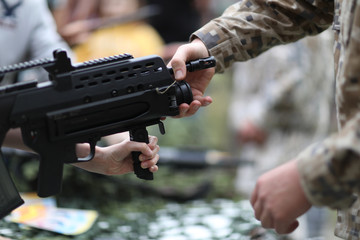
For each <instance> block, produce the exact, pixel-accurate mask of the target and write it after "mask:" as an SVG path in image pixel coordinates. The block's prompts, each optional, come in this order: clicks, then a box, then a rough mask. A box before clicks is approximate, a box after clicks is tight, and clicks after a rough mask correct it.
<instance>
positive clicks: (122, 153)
mask: <svg viewBox="0 0 360 240" xmlns="http://www.w3.org/2000/svg"><path fill="white" fill-rule="evenodd" d="M117 140H118V143H116V144H112V145H110V146H108V147H96V150H95V156H94V158H93V159H92V160H91V161H88V162H82V163H73V164H72V165H74V166H76V167H79V168H82V169H84V170H86V171H89V172H95V173H100V174H105V175H119V174H125V173H129V172H132V171H133V161H132V156H131V152H133V151H140V152H141V153H142V154H141V155H140V156H139V160H140V161H141V162H142V163H141V166H142V167H143V168H149V170H150V171H151V172H156V171H157V170H158V167H157V165H156V163H157V162H158V160H159V155H158V152H159V149H160V148H159V146H158V145H157V141H158V139H157V137H154V136H149V144H146V143H141V142H134V141H130V140H129V138H128V137H127V138H124V139H123V138H117ZM3 146H5V147H10V148H16V149H20V150H24V151H28V152H33V151H32V150H31V149H29V148H28V147H27V146H26V145H25V144H24V143H23V141H22V138H21V131H20V129H10V130H9V131H8V133H7V135H6V137H5V139H4V144H3ZM89 152H90V146H89V144H78V145H77V146H76V154H77V156H78V157H80V158H82V157H86V156H88V154H89Z"/></svg>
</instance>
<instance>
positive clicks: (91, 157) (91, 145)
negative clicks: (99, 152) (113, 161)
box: [77, 141, 96, 162]
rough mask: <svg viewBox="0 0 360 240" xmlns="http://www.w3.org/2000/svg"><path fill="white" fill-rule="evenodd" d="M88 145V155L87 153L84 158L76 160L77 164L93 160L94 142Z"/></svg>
mask: <svg viewBox="0 0 360 240" xmlns="http://www.w3.org/2000/svg"><path fill="white" fill-rule="evenodd" d="M89 145H90V153H89V155H87V156H86V157H84V158H78V159H77V161H78V162H87V161H90V160H92V159H93V158H94V156H95V147H96V141H95V142H89Z"/></svg>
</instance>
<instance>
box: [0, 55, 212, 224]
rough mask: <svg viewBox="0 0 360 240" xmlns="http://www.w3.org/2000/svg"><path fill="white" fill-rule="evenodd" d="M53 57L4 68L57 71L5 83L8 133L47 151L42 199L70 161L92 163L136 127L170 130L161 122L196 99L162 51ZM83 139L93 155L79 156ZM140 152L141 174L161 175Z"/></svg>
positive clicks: (1, 93)
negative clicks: (104, 144) (104, 142)
mask: <svg viewBox="0 0 360 240" xmlns="http://www.w3.org/2000/svg"><path fill="white" fill-rule="evenodd" d="M53 55H54V59H44V60H37V61H30V62H26V63H21V64H16V65H13V66H9V67H2V68H0V77H2V76H3V75H4V74H6V73H8V72H13V71H19V70H24V69H28V68H33V67H43V68H44V69H45V70H47V71H48V73H49V79H50V81H48V82H43V83H38V82H36V81H31V82H23V83H17V84H13V85H9V86H4V87H0V109H7V111H5V112H4V114H3V115H2V116H1V117H0V123H1V124H2V125H1V128H0V131H1V132H0V134H1V136H5V134H6V132H7V130H8V129H9V128H16V127H20V128H21V132H22V138H23V141H24V143H25V144H26V145H27V146H28V147H30V148H31V149H32V150H33V151H35V152H37V153H38V154H39V155H40V166H39V172H38V195H39V196H40V197H48V196H51V195H55V194H57V193H59V192H60V191H61V182H62V172H63V164H64V163H74V162H81V161H89V160H91V159H92V158H93V156H94V154H95V146H96V142H97V141H98V140H100V138H101V137H103V136H107V135H110V134H115V133H119V132H125V131H129V133H130V139H131V140H133V141H141V142H148V133H147V131H146V127H148V126H151V125H156V124H158V125H159V128H160V132H161V133H162V134H164V133H165V128H164V126H163V123H162V122H161V120H160V119H161V118H162V117H166V116H176V115H178V114H179V105H180V104H182V103H188V104H189V103H190V102H191V101H192V100H193V97H192V92H191V88H190V86H189V85H188V84H187V83H186V82H185V81H179V82H174V79H173V76H172V75H171V72H172V71H171V69H168V68H167V67H166V66H165V63H164V61H163V60H162V59H161V58H160V57H159V56H156V55H151V56H146V57H141V58H133V57H132V56H131V55H130V54H121V55H117V56H112V57H107V58H102V59H96V60H92V61H87V62H83V63H79V64H75V65H72V64H71V60H70V59H69V58H68V56H67V53H66V52H65V51H62V50H56V51H54V53H53ZM201 61H202V62H204V61H205V62H206V64H202V67H200V68H203V69H204V68H209V67H213V66H215V60H214V59H213V58H209V59H204V60H201ZM196 65H197V66H198V64H196ZM5 104H6V105H5ZM0 140H1V142H0V144H1V145H2V138H1V139H0ZM77 143H89V145H90V149H91V153H90V155H89V156H87V157H86V158H78V157H77V156H76V153H75V146H76V144H77ZM138 157H139V153H133V160H134V172H135V174H136V175H137V176H138V177H139V178H142V179H153V175H152V173H151V172H150V171H149V170H148V169H142V168H141V167H140V161H139V159H138ZM0 184H2V183H0ZM0 189H1V188H0ZM0 208H1V202H0ZM0 217H1V216H0Z"/></svg>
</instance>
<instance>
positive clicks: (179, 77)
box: [175, 70, 183, 79]
mask: <svg viewBox="0 0 360 240" xmlns="http://www.w3.org/2000/svg"><path fill="white" fill-rule="evenodd" d="M182 77H183V72H182V71H181V70H176V71H175V79H181V78H182Z"/></svg>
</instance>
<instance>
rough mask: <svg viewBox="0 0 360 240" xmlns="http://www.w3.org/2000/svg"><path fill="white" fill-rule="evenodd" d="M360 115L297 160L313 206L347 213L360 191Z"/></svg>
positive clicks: (308, 149)
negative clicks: (326, 207) (342, 210)
mask: <svg viewBox="0 0 360 240" xmlns="http://www.w3.org/2000/svg"><path fill="white" fill-rule="evenodd" d="M359 129H360V114H358V115H356V116H355V117H354V118H353V119H352V120H351V121H349V122H348V123H347V124H346V125H345V127H344V128H343V129H342V130H341V131H340V132H339V133H337V134H335V135H333V136H330V137H329V138H327V139H326V140H325V141H324V142H322V143H319V144H315V145H312V146H310V147H308V148H307V149H306V150H305V151H303V152H302V153H301V154H300V155H299V156H298V168H299V172H300V175H301V184H302V187H303V189H304V191H305V194H306V196H307V197H308V199H309V200H310V202H311V203H312V204H314V205H321V206H328V207H331V208H337V209H344V208H348V207H350V206H351V205H352V204H353V202H354V201H355V200H356V196H355V195H354V193H359V189H360V181H359V179H360V171H359V169H360V161H359V157H358V156H359V155H360V131H359Z"/></svg>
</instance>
